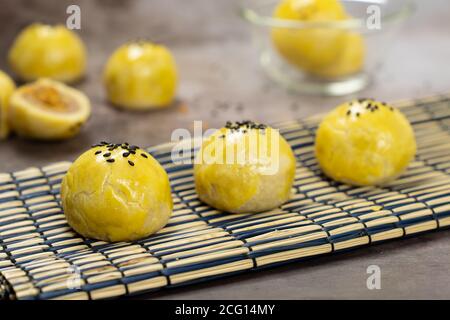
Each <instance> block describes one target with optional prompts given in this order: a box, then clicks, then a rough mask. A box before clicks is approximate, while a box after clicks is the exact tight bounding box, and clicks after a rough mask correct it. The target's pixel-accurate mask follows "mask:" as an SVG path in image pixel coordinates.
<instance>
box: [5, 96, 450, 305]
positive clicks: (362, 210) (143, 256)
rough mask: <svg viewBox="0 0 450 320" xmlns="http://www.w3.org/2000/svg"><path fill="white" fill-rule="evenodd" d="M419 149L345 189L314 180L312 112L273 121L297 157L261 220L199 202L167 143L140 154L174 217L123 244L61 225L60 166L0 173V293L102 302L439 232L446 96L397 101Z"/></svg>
mask: <svg viewBox="0 0 450 320" xmlns="http://www.w3.org/2000/svg"><path fill="white" fill-rule="evenodd" d="M396 106H398V107H401V108H402V111H403V112H404V113H405V114H406V115H407V117H408V118H409V120H410V121H411V123H412V124H413V127H414V130H415V133H416V138H417V142H418V147H419V148H418V153H417V157H416V159H415V161H414V162H412V163H411V165H410V166H409V168H408V171H407V172H406V173H405V174H403V175H402V176H401V177H400V178H398V179H397V180H395V181H393V182H391V183H390V184H388V185H386V186H384V187H383V188H375V187H350V186H347V185H343V184H340V183H336V182H334V181H331V180H329V179H327V178H326V177H324V176H322V175H321V172H320V170H319V167H318V164H317V161H316V159H315V157H314V153H313V146H314V132H315V129H316V127H317V123H318V121H319V120H320V116H316V117H312V118H309V119H306V120H293V121H289V122H283V123H279V124H276V125H275V126H276V127H278V128H279V129H280V131H281V133H282V134H283V135H284V136H285V138H286V139H287V140H288V141H289V143H290V144H291V146H292V148H293V150H294V152H295V154H296V156H297V160H298V166H297V172H296V177H295V183H294V188H293V189H294V190H293V191H294V195H293V197H292V199H291V200H290V201H289V202H287V203H285V204H284V205H283V206H282V207H280V208H278V209H276V210H272V211H270V212H265V213H260V214H251V215H247V214H224V213H222V212H219V211H217V210H214V209H212V208H210V207H208V206H206V205H205V204H203V203H201V202H200V201H199V200H198V198H197V196H196V193H195V190H194V184H193V177H192V166H191V165H174V164H173V163H171V160H170V149H171V146H172V145H171V144H170V143H169V144H166V145H161V146H157V147H154V148H150V149H149V151H150V152H151V153H152V154H153V155H154V156H155V157H156V159H158V161H160V163H161V164H162V165H163V166H164V167H165V169H166V170H167V172H168V174H169V177H170V180H171V185H172V192H173V199H174V213H173V215H172V218H171V219H170V221H169V224H168V225H167V226H166V227H165V228H164V229H163V230H161V231H160V232H159V233H157V234H155V235H153V236H151V237H148V238H146V239H142V240H140V241H137V242H133V243H123V242H121V243H106V242H102V241H96V240H91V239H84V238H81V237H80V236H78V235H77V234H76V233H74V232H73V231H72V230H71V228H70V227H69V226H68V225H67V223H66V220H65V218H64V214H63V212H62V210H61V205H60V195H59V189H60V182H61V178H62V177H63V175H64V173H65V171H66V170H67V168H68V167H69V165H70V163H68V162H65V163H56V164H52V165H49V166H46V167H43V168H29V169H26V170H23V171H18V172H14V173H4V174H0V298H3V299H104V298H113V297H118V296H123V295H133V294H138V293H143V292H149V291H152V290H157V289H161V288H165V287H171V286H178V285H187V284H191V283H195V282H199V281H204V280H210V279H214V278H219V277H223V276H228V275H232V274H235V273H240V272H246V271H253V270H258V269H260V268H263V267H268V266H275V265H278V264H284V263H289V262H293V261H297V260H301V259H305V258H310V257H313V256H318V255H322V254H328V253H333V252H337V251H341V250H348V249H354V248H358V247H361V246H365V245H370V244H372V243H377V242H381V241H385V240H390V239H395V238H401V237H405V236H409V235H414V234H418V233H422V232H426V231H431V230H435V229H439V228H445V227H447V226H449V225H450V96H436V97H432V98H427V99H421V100H415V101H402V102H398V103H396Z"/></svg>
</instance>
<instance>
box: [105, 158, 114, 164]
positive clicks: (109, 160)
mask: <svg viewBox="0 0 450 320" xmlns="http://www.w3.org/2000/svg"><path fill="white" fill-rule="evenodd" d="M114 161H115V160H114V159H108V160H106V162H111V163H112V162H114Z"/></svg>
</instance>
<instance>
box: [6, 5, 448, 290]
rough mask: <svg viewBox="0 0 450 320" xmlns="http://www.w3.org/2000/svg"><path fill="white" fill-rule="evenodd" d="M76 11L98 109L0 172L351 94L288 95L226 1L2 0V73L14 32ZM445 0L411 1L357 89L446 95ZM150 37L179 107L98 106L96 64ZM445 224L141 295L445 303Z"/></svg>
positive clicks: (299, 109) (87, 86) (16, 153)
mask: <svg viewBox="0 0 450 320" xmlns="http://www.w3.org/2000/svg"><path fill="white" fill-rule="evenodd" d="M69 4H79V5H80V6H81V10H82V22H81V23H82V30H81V31H80V36H81V37H82V38H83V40H84V41H85V42H86V44H87V47H88V51H89V62H88V75H87V77H86V79H85V80H84V81H83V82H81V83H79V84H78V85H77V87H78V88H80V89H81V90H83V91H85V92H86V94H87V95H88V96H89V97H90V99H91V102H92V106H93V116H92V118H91V119H90V121H89V122H88V124H87V126H86V127H85V128H84V130H83V132H82V133H81V134H80V135H79V136H78V137H76V138H74V139H72V140H70V141H66V142H58V143H39V142H31V141H24V140H21V139H18V138H15V137H13V138H11V139H9V140H8V141H4V142H0V172H4V171H12V170H17V169H21V168H24V167H27V166H34V165H44V164H47V163H49V162H53V161H60V160H73V159H75V158H76V156H77V155H78V154H79V153H81V152H82V151H83V150H85V149H86V148H87V147H88V146H90V145H91V144H93V143H95V142H97V141H100V140H110V141H129V142H132V143H134V144H139V145H141V146H150V145H154V144H158V143H161V142H165V141H168V140H169V139H170V134H171V132H172V130H173V129H175V128H188V129H190V128H192V121H193V120H203V121H206V123H207V124H208V125H209V126H210V127H220V126H221V125H222V124H223V123H224V121H225V120H229V119H231V120H233V119H236V120H237V119H243V118H250V119H255V120H259V121H262V122H274V121H281V120H288V119H291V118H301V117H304V116H307V115H311V114H313V113H316V112H321V111H326V110H329V109H331V108H332V107H334V106H335V105H336V104H338V103H339V102H341V101H344V100H347V99H349V98H351V97H349V96H347V97H341V98H324V97H312V96H303V95H295V94H290V93H287V92H286V91H285V90H283V89H282V88H279V87H278V86H277V85H275V84H274V83H272V82H271V81H270V80H268V79H267V78H266V77H265V76H264V74H262V72H261V70H260V69H259V66H258V65H257V62H256V59H255V52H254V50H253V48H252V47H251V44H250V38H249V32H248V28H247V25H246V23H245V22H244V21H242V20H241V18H240V17H239V16H238V15H237V14H236V4H237V1H230V0H220V1H219V0H216V1H211V0H190V1H184V0H177V1H176V0H158V1H156V0H147V1H145V0H140V1H138V0H134V1H114V0H97V1H92V0H85V1H76V0H70V1H66V0H62V1H61V0H53V1H49V0H45V1H30V0H27V1H25V0H22V1H18V0H2V1H1V2H0V69H6V70H8V68H7V66H6V63H5V61H6V54H7V50H8V48H9V46H10V45H11V42H12V40H13V38H14V36H15V35H16V34H17V33H18V31H19V30H20V29H21V28H22V27H23V26H25V25H27V24H29V23H31V22H35V21H41V22H48V23H64V21H65V19H66V13H65V10H66V7H67V5H69ZM448 6H449V4H448V1H445V0H440V1H438V0H432V1H417V12H416V13H415V15H414V16H413V18H412V19H410V20H409V21H408V22H407V24H406V25H405V27H404V28H403V29H402V31H401V33H400V35H399V36H398V38H397V40H396V42H395V44H394V46H393V48H392V50H391V51H390V52H389V55H388V56H387V57H386V61H385V64H384V67H383V68H382V69H380V70H379V73H378V74H377V77H376V81H375V83H374V84H373V85H372V86H371V87H370V88H367V89H366V90H364V91H363V92H361V93H359V94H358V95H357V96H373V97H377V98H379V99H381V100H386V101H392V100H395V99H401V98H413V97H421V96H426V95H430V94H433V93H441V92H447V91H450V63H448V59H449V57H450V10H449V7H448ZM136 38H148V39H151V40H153V41H157V42H161V43H164V44H166V45H168V46H169V47H170V48H171V49H172V50H173V53H174V55H175V58H176V60H177V63H178V67H179V71H180V86H179V90H178V102H177V103H175V104H174V105H173V106H172V107H171V108H169V109H166V110H161V111H157V112H150V113H127V112H122V111H119V110H117V109H114V108H111V107H110V106H109V105H108V104H107V103H106V101H105V95H104V91H103V88H102V85H101V70H102V68H103V66H104V63H105V61H106V59H107V57H108V56H109V54H111V52H112V51H113V50H114V48H116V47H117V46H119V45H120V44H122V43H123V42H125V41H127V40H132V39H136ZM449 236H450V231H444V232H439V233H431V234H427V235H422V236H420V237H416V238H413V239H407V240H400V241H395V242H392V243H387V244H383V245H377V246H373V247H370V248H366V249H362V250H358V251H355V252H350V253H344V254H339V255H337V256H333V257H322V258H318V259H314V260H313V261H310V262H304V263H297V264H293V265H290V266H286V267H279V268H276V269H272V270H266V271H261V272H258V273H253V274H245V275H241V276H236V277H233V278H228V279H225V280H218V281H214V282H209V283H205V284H200V285H195V286H190V287H186V288H179V289H171V290H165V291H162V292H159V293H154V294H150V295H146V296H144V297H146V298H165V299H172V298H173V299H179V298H180V299H181V298H183V299H197V298H212V299H214V298H217V299H245V298H246V299H251V298H267V299H280V298H285V299H289V298H290V299H301V298H308V299H309V298H313V299H314V298H357V299H358V298H362V299H371V298H376V299H384V298H450V272H449V269H450V254H449V253H450V241H449V240H448V237H449ZM372 264H376V265H379V266H380V267H381V270H382V290H373V291H369V290H367V288H366V279H367V276H368V275H367V274H366V268H367V267H368V266H369V265H372Z"/></svg>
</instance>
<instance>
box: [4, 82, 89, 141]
mask: <svg viewBox="0 0 450 320" xmlns="http://www.w3.org/2000/svg"><path fill="white" fill-rule="evenodd" d="M8 113H9V123H10V125H11V129H12V130H13V131H14V132H15V133H16V134H17V135H19V136H21V137H25V138H31V139H36V140H62V139H68V138H71V137H73V136H75V135H77V134H78V132H79V131H80V129H81V127H82V126H83V125H84V123H85V122H86V121H87V119H88V118H89V116H90V114H91V104H90V102H89V99H88V98H87V97H86V95H85V94H84V93H82V92H81V91H79V90H77V89H75V88H71V87H69V86H67V85H65V84H64V83H61V82H58V81H55V80H50V79H39V80H37V81H35V82H32V83H29V84H26V85H23V86H21V87H19V88H18V89H17V90H15V91H14V92H13V94H12V95H11V97H10V99H9V112H8Z"/></svg>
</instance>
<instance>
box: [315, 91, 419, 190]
mask: <svg viewBox="0 0 450 320" xmlns="http://www.w3.org/2000/svg"><path fill="white" fill-rule="evenodd" d="M315 153H316V157H317V160H318V161H319V165H320V167H321V168H322V170H323V172H324V173H325V174H326V175H327V176H329V177H330V178H332V179H334V180H337V181H340V182H344V183H348V184H353V185H358V186H366V185H382V184H384V183H386V182H389V181H391V180H393V179H395V178H396V177H397V176H399V175H400V174H401V173H402V172H403V171H404V170H405V169H406V167H407V166H408V164H409V162H410V161H411V160H412V159H413V157H414V155H415V153H416V140H415V137H414V132H413V129H412V127H411V125H410V124H409V122H408V120H407V119H406V118H405V116H404V115H403V114H402V113H401V112H400V111H399V110H398V109H396V108H393V107H391V106H389V105H387V104H385V103H382V102H378V101H374V100H372V99H360V100H355V101H352V102H349V103H344V104H342V105H340V106H338V107H337V108H335V109H334V110H332V111H331V112H330V113H329V114H328V115H327V116H326V117H325V118H324V119H323V121H322V122H321V123H320V126H319V128H318V130H317V134H316V142H315Z"/></svg>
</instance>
